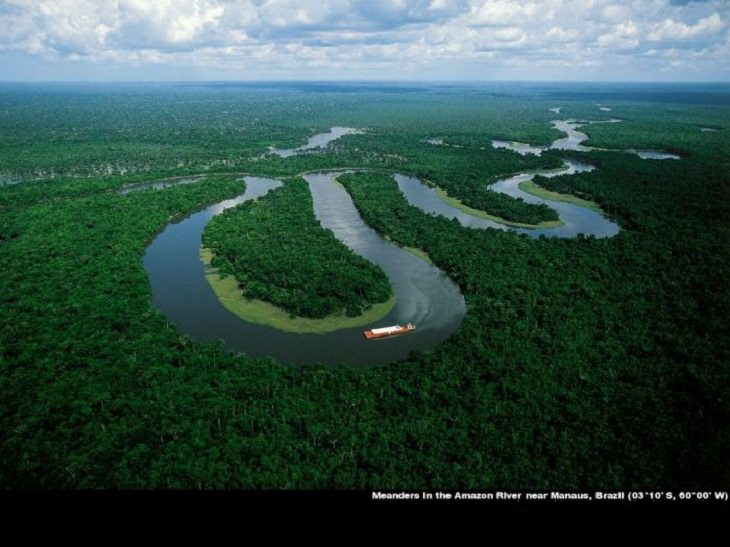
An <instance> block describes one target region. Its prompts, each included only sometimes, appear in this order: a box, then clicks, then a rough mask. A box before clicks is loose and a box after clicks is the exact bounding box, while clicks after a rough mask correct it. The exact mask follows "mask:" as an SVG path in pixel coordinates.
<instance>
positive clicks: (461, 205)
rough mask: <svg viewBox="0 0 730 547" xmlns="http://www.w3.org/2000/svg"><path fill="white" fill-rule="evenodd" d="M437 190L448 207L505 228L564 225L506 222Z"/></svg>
mask: <svg viewBox="0 0 730 547" xmlns="http://www.w3.org/2000/svg"><path fill="white" fill-rule="evenodd" d="M433 188H434V189H435V190H436V193H437V194H438V195H439V197H440V198H441V200H442V201H443V202H444V203H446V204H447V205H451V206H452V207H455V208H456V209H459V210H460V211H463V212H464V213H466V214H467V215H471V216H473V217H477V218H481V219H484V220H490V221H492V222H496V223H498V224H504V225H505V226H512V227H514V228H557V227H559V226H562V225H563V221H562V220H544V221H542V222H540V223H538V224H526V223H523V222H512V221H509V220H505V219H503V218H501V217H498V216H495V215H490V214H489V213H486V212H484V211H481V210H479V209H474V208H472V207H469V206H468V205H465V204H464V203H462V202H461V201H460V200H459V199H457V198H454V197H451V196H449V194H448V193H447V192H446V190H444V189H443V188H441V187H439V186H434V187H433Z"/></svg>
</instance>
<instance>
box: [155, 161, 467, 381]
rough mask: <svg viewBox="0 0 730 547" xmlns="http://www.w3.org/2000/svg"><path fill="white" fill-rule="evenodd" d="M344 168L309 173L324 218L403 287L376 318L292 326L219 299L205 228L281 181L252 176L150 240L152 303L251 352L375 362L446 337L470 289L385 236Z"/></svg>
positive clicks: (191, 327)
mask: <svg viewBox="0 0 730 547" xmlns="http://www.w3.org/2000/svg"><path fill="white" fill-rule="evenodd" d="M337 174H338V173H312V174H308V175H305V177H304V178H305V179H306V180H307V182H308V184H309V187H310V189H311V192H312V198H313V202H314V211H315V214H316V216H317V218H318V219H319V221H320V223H321V224H322V225H323V226H324V227H325V228H329V229H331V230H332V231H333V232H334V234H335V236H336V237H337V238H338V239H339V240H340V241H342V242H343V243H344V244H345V245H347V246H348V247H350V248H351V249H352V250H353V251H355V252H356V253H357V254H359V255H361V256H363V257H365V258H366V259H368V260H370V261H371V262H373V263H375V264H378V265H379V266H381V267H382V268H383V270H384V271H385V273H386V275H387V276H388V279H389V280H390V283H391V286H392V287H393V290H394V292H395V295H396V304H395V306H394V308H393V309H392V310H391V311H390V313H389V314H388V315H387V316H386V317H384V318H383V319H382V320H380V321H378V322H377V324H376V325H371V326H368V327H358V328H352V329H342V330H338V331H335V332H331V333H326V334H293V333H285V332H282V331H279V330H277V329H274V328H271V327H266V326H262V325H257V324H254V323H249V322H247V321H243V320H241V319H239V318H238V317H236V316H235V315H233V314H232V313H230V312H229V311H228V310H226V309H225V308H224V307H223V305H222V304H221V303H220V301H219V300H218V299H217V297H216V296H215V294H214V293H213V290H212V289H211V287H210V285H209V284H208V282H207V280H206V279H205V268H204V266H203V264H202V262H201V261H200V256H199V252H200V244H201V237H202V234H203V230H204V229H205V226H206V224H207V223H208V221H210V219H211V218H213V216H215V215H217V214H220V213H221V212H223V211H224V210H225V209H227V208H229V207H234V206H236V205H238V204H240V203H243V202H245V201H248V200H251V199H256V198H258V197H260V196H262V195H264V194H266V193H267V192H268V191H270V190H272V189H274V188H276V187H277V186H279V185H280V184H281V183H280V182H278V181H275V180H272V179H265V178H259V177H245V178H244V180H245V182H246V191H245V192H244V193H243V194H241V195H240V196H238V197H236V198H234V199H230V200H225V201H222V202H220V203H217V204H215V205H211V206H210V207H207V208H206V209H204V210H202V211H200V212H197V213H194V214H192V215H190V216H189V217H187V218H186V219H184V220H182V221H180V222H176V223H172V224H169V225H168V226H167V227H166V228H165V230H164V231H163V232H161V233H160V235H159V236H158V237H157V238H156V239H155V240H154V241H153V242H152V244H151V245H150V246H149V247H148V248H147V252H146V254H145V257H144V267H145V269H146V270H147V273H148V275H149V278H150V284H151V288H152V295H153V303H154V305H155V306H156V307H157V308H158V309H160V310H161V311H162V312H163V313H164V314H165V315H166V316H167V318H168V319H169V320H170V321H171V322H173V323H175V324H176V325H177V326H178V328H179V330H180V332H182V333H184V334H188V335H190V336H191V337H193V338H195V339H198V340H203V341H211V340H216V339H222V340H223V341H224V344H225V346H226V347H227V348H229V349H231V350H234V351H240V352H245V353H246V354H248V355H250V356H252V357H262V356H266V355H271V356H274V357H276V358H278V359H280V360H282V361H284V362H288V363H294V364H306V363H313V362H319V363H324V364H338V363H344V364H348V365H351V366H360V367H366V366H373V365H377V364H383V363H387V362H390V361H394V360H397V359H403V358H405V357H406V356H407V355H408V353H409V352H411V351H414V350H426V349H430V348H432V347H434V346H435V345H436V344H438V343H439V342H441V341H442V340H445V339H446V338H448V337H449V336H451V334H452V333H453V331H454V330H455V329H456V328H457V327H458V326H459V325H460V324H461V321H462V319H463V318H464V315H465V314H466V304H465V302H464V297H463V295H462V294H461V292H460V291H459V288H458V287H457V286H456V284H455V283H454V282H453V281H452V280H451V279H449V278H448V277H447V276H446V275H445V274H444V273H443V272H441V271H440V270H439V269H438V268H436V267H435V266H433V265H431V264H428V263H427V262H425V261H424V260H423V259H421V258H419V257H417V256H416V255H414V254H412V253H410V252H408V251H406V250H405V249H402V248H401V247H398V246H397V245H395V244H393V243H390V242H388V241H386V240H385V239H384V238H382V237H381V236H380V235H379V234H378V233H377V232H375V231H374V230H373V229H371V228H370V227H368V226H367V225H366V224H365V223H364V221H363V220H362V218H361V217H360V215H359V213H358V211H357V209H356V208H355V205H354V204H353V202H352V199H351V198H350V196H349V194H348V193H347V192H346V191H345V190H344V189H343V188H342V187H341V186H339V185H338V184H336V183H335V182H334V180H333V178H334V177H336V176H337ZM409 321H410V322H413V323H416V324H417V325H418V329H417V330H416V331H415V332H414V333H411V334H409V335H407V336H400V337H396V338H391V339H386V340H378V341H367V340H366V339H365V338H364V337H363V334H362V331H363V330H364V329H365V328H370V327H376V326H384V325H392V324H396V323H406V322H409Z"/></svg>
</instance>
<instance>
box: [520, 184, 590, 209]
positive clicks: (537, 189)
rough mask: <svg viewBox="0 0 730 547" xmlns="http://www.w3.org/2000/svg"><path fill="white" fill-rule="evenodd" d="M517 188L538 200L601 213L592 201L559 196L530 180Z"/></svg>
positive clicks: (571, 196)
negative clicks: (575, 206)
mask: <svg viewBox="0 0 730 547" xmlns="http://www.w3.org/2000/svg"><path fill="white" fill-rule="evenodd" d="M517 187H518V188H519V189H520V190H522V191H523V192H527V193H528V194H530V195H533V196H535V197H537V198H540V199H546V200H550V201H560V202H563V203H570V204H572V205H577V206H579V207H585V208H586V209H590V210H591V211H595V212H597V213H601V212H602V210H601V208H600V207H599V206H598V204H597V203H595V202H593V201H588V200H587V199H582V198H579V197H577V196H573V195H570V194H560V193H558V192H553V191H551V190H546V189H545V188H543V187H542V186H539V185H537V184H535V182H534V181H532V180H525V181H522V182H520V183H519V184H518V185H517Z"/></svg>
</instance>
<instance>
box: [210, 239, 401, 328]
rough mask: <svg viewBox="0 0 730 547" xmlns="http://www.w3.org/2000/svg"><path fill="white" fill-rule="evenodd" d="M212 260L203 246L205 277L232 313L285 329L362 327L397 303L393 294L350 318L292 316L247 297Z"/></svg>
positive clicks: (248, 319) (340, 316)
mask: <svg viewBox="0 0 730 547" xmlns="http://www.w3.org/2000/svg"><path fill="white" fill-rule="evenodd" d="M212 259H213V252H212V251H211V250H210V249H207V248H205V247H201V249H200V260H201V261H202V262H203V264H204V265H205V279H206V280H207V281H208V283H209V284H210V287H211V288H212V289H213V292H214V293H215V295H216V298H218V300H219V301H220V303H221V304H223V306H224V307H225V308H226V309H227V310H228V311H229V312H231V313H232V314H233V315H235V316H236V317H239V318H240V319H243V320H244V321H250V322H252V323H256V324H259V325H265V326H267V327H273V328H276V329H279V330H281V331H284V332H290V333H299V334H323V333H327V332H333V331H336V330H340V329H348V328H354V327H362V326H365V325H368V324H370V323H373V322H375V321H378V320H379V319H382V318H383V317H385V316H386V315H388V313H390V311H391V310H392V309H393V307H394V306H395V303H396V297H395V295H392V296H391V297H390V298H389V299H388V300H387V301H385V302H382V303H378V304H373V305H372V306H371V307H370V308H369V309H368V310H366V311H365V312H364V313H362V314H360V315H358V316H356V317H347V316H346V315H345V314H344V312H342V313H340V314H336V315H330V316H328V317H324V318H322V319H310V318H306V317H292V315H291V314H290V313H289V312H288V311H286V310H283V309H282V308H279V307H277V306H274V305H273V304H270V303H268V302H264V301H263V300H256V299H248V298H246V297H244V296H243V294H242V292H241V289H239V287H238V282H237V281H236V279H235V278H234V277H233V276H227V277H225V278H221V276H220V275H219V274H218V270H217V269H216V268H213V267H212V266H211V261H212Z"/></svg>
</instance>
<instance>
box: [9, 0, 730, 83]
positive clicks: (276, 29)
mask: <svg viewBox="0 0 730 547" xmlns="http://www.w3.org/2000/svg"><path fill="white" fill-rule="evenodd" d="M729 21H730V2H727V1H724V0H646V1H642V2H635V1H631V0H572V1H568V0H530V1H517V0H296V1H295V0H178V1H175V2H173V1H170V0H157V1H150V0H94V1H91V0H34V1H29V0H5V1H4V2H2V3H1V4H0V63H1V64H2V66H3V71H2V74H1V75H0V81H4V82H167V81H237V82H239V81H398V82H403V81H430V82H435V81H441V82H452V81H456V82H464V81H469V82H497V81H508V82H517V81H538V82H563V81H564V82H626V83H628V82H646V83H663V82H668V83H674V82H707V83H722V82H730V29H729V28H728V22H729Z"/></svg>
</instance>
